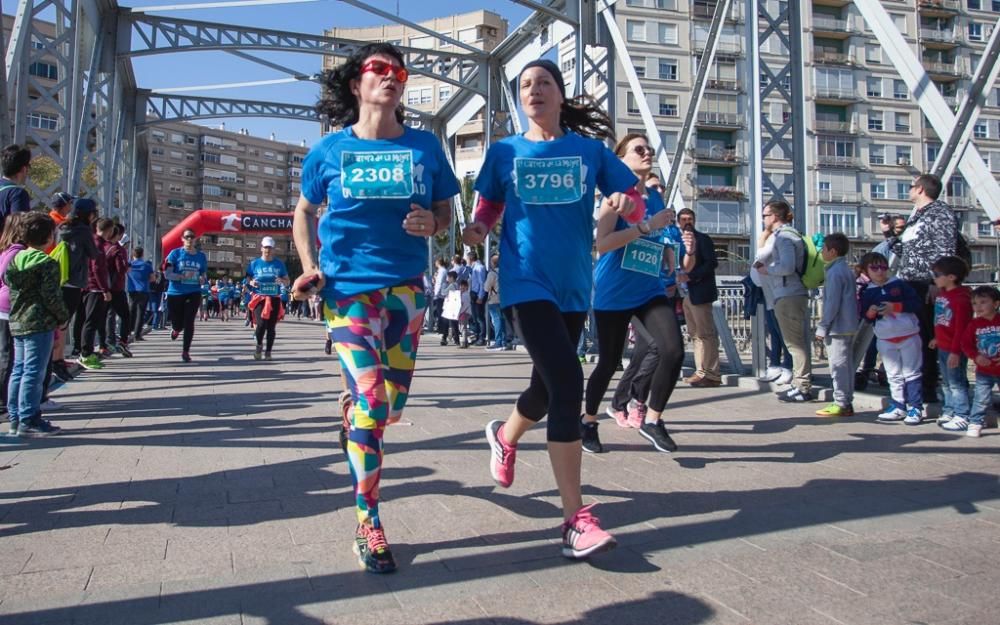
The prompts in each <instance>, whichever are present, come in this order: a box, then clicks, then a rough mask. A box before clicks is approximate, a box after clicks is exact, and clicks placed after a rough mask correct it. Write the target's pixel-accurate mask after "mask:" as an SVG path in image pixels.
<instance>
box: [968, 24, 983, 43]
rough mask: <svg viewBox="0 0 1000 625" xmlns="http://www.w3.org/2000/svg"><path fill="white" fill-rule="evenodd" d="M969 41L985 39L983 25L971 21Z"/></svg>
mask: <svg viewBox="0 0 1000 625" xmlns="http://www.w3.org/2000/svg"><path fill="white" fill-rule="evenodd" d="M969 41H983V25H982V24H979V23H977V22H969Z"/></svg>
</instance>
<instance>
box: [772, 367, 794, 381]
mask: <svg viewBox="0 0 1000 625" xmlns="http://www.w3.org/2000/svg"><path fill="white" fill-rule="evenodd" d="M774 383H775V384H791V383H792V370H791V369H785V368H784V367H782V368H781V373H780V374H779V375H778V377H777V378H775V380H774Z"/></svg>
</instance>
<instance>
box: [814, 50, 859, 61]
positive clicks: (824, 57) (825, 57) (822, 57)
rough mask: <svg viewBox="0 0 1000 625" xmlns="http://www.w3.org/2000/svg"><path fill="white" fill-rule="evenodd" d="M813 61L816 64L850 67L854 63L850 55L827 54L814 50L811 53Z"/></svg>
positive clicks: (840, 53) (826, 52) (842, 53)
mask: <svg viewBox="0 0 1000 625" xmlns="http://www.w3.org/2000/svg"><path fill="white" fill-rule="evenodd" d="M813 61H815V62H816V63H836V64H838V65H850V64H851V63H853V62H854V59H852V58H851V55H850V54H847V53H844V52H829V51H827V50H816V51H814V52H813Z"/></svg>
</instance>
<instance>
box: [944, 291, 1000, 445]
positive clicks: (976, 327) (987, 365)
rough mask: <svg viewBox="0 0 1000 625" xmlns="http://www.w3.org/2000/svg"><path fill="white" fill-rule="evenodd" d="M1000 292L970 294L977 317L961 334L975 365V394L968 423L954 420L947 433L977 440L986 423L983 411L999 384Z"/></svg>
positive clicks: (966, 350)
mask: <svg viewBox="0 0 1000 625" xmlns="http://www.w3.org/2000/svg"><path fill="white" fill-rule="evenodd" d="M998 304H1000V291H997V289H996V287H992V286H980V287H976V289H975V290H974V291H972V309H973V310H974V311H975V313H976V316H975V318H973V319H972V320H971V321H970V322H969V325H967V326H966V327H965V331H964V332H963V333H962V351H963V352H965V355H966V356H968V357H969V358H971V359H973V360H974V361H975V363H976V390H975V393H974V395H973V400H972V410H971V411H970V413H969V421H968V422H967V423H962V421H964V419H959V418H957V417H956V418H955V419H952V420H951V421H949V422H948V423H946V424H944V425H943V426H941V427H943V428H944V429H946V430H948V431H950V432H961V431H965V435H966V436H971V437H972V438H979V435H980V432H981V431H982V429H983V426H984V425H985V422H986V409H987V408H988V407H989V405H990V403H991V402H992V400H993V388H994V387H995V386H996V385H997V384H998V383H1000V362H998V361H1000V355H998V353H997V347H998V346H1000V318H998V317H997V305H998Z"/></svg>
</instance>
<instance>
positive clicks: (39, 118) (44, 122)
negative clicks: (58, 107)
mask: <svg viewBox="0 0 1000 625" xmlns="http://www.w3.org/2000/svg"><path fill="white" fill-rule="evenodd" d="M28 126H29V127H30V128H38V129H39V130H56V129H57V128H58V127H59V117H58V116H56V115H49V114H48V113H28Z"/></svg>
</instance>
